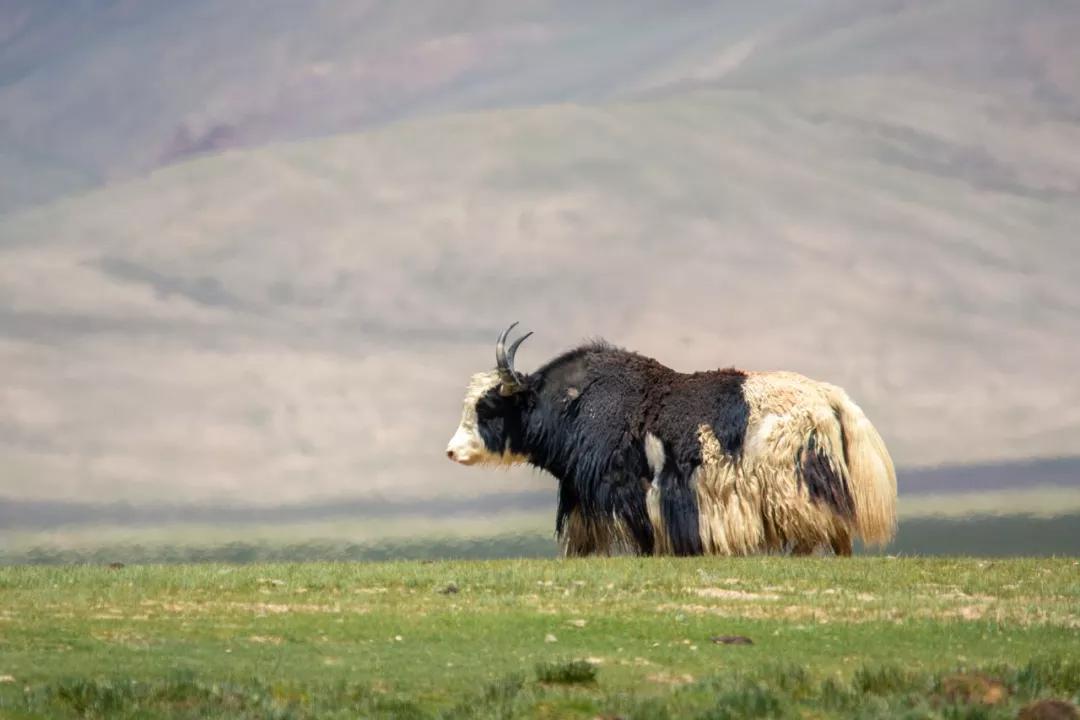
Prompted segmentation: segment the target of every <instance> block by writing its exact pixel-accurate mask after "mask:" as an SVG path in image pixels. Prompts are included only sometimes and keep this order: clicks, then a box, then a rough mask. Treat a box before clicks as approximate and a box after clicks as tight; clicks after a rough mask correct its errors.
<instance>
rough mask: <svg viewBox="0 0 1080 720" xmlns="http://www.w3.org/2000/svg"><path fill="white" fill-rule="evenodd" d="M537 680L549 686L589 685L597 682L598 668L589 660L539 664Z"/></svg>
mask: <svg viewBox="0 0 1080 720" xmlns="http://www.w3.org/2000/svg"><path fill="white" fill-rule="evenodd" d="M536 679H537V680H538V681H539V682H542V683H547V684H549V685H587V684H589V683H595V682H596V666H595V665H593V664H592V663H590V662H588V661H587V660H565V661H561V662H546V663H539V664H538V665H537V666H536Z"/></svg>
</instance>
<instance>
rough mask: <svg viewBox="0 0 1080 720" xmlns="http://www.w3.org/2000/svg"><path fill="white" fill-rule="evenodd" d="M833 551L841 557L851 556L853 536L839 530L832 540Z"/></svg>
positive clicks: (835, 532) (834, 533)
mask: <svg viewBox="0 0 1080 720" xmlns="http://www.w3.org/2000/svg"><path fill="white" fill-rule="evenodd" d="M830 544H831V545H832V550H833V552H834V553H836V555H837V556H839V557H850V556H851V535H850V533H848V532H847V531H846V530H844V529H842V528H837V529H836V530H835V531H834V532H833V536H832V538H831V539H830Z"/></svg>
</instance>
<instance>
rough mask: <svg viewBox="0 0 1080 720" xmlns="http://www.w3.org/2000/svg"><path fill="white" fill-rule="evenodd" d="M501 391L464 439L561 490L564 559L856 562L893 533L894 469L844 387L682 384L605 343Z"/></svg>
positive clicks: (494, 385) (484, 400) (716, 377)
mask: <svg viewBox="0 0 1080 720" xmlns="http://www.w3.org/2000/svg"><path fill="white" fill-rule="evenodd" d="M496 377H497V376H495V375H492V374H490V373H488V374H482V375H478V376H476V378H474V382H473V384H472V387H471V397H470V398H469V399H467V401H466V408H465V412H464V413H463V423H462V428H459V429H458V433H457V434H456V435H455V438H459V436H461V437H465V436H468V433H469V432H474V433H475V435H476V436H478V437H479V438H480V439H481V440H482V443H483V447H484V448H485V452H486V453H487V454H488V455H489V456H490V459H493V460H497V461H501V462H506V461H508V460H526V461H527V462H529V463H530V464H532V465H535V466H537V467H540V468H543V469H545V470H547V471H548V472H550V473H551V474H552V475H554V476H555V477H556V478H558V480H559V507H558V511H557V516H556V533H557V535H558V538H559V542H560V547H561V549H562V552H563V554H564V555H568V556H572V555H590V554H622V553H627V552H632V553H639V554H652V553H655V554H664V555H667V554H674V555H700V554H717V555H744V554H748V553H755V552H784V551H790V552H793V553H798V554H805V553H810V552H813V551H815V550H816V549H818V548H826V549H831V550H832V551H833V552H835V553H837V554H844V555H846V554H850V552H851V548H852V540H853V539H855V538H861V539H862V540H863V541H865V542H867V543H884V542H887V541H888V540H889V539H891V538H892V536H893V534H894V531H895V499H896V476H895V472H894V469H893V464H892V460H891V459H890V458H889V454H888V451H887V450H886V448H885V445H884V442H883V441H882V440H881V437H880V436H879V435H878V433H877V431H876V430H875V429H874V427H873V426H872V425H871V424H870V421H869V420H868V419H867V418H866V416H865V415H864V414H863V412H862V411H861V410H860V409H859V407H858V406H857V405H855V404H854V403H853V402H852V401H851V400H850V399H849V398H848V397H847V395H846V393H844V391H843V390H841V389H840V388H838V387H835V386H833V385H829V384H827V383H822V382H817V381H814V380H811V379H809V378H806V377H803V376H802V375H798V374H796V373H789V372H771V373H754V372H743V371H740V370H734V369H727V370H716V371H711V372H699V373H692V374H684V373H678V372H676V371H674V370H671V369H670V368H668V367H666V366H664V365H662V364H660V363H659V362H657V361H656V360H653V359H651V358H647V357H644V356H641V355H638V354H636V353H632V352H628V351H625V350H621V349H617V348H614V347H612V346H610V345H607V344H605V343H602V342H601V343H593V344H589V345H586V346H583V347H580V348H577V349H575V350H572V351H570V352H568V353H565V354H564V355H561V356H559V357H557V358H555V359H554V360H552V361H551V362H549V363H548V364H547V365H545V366H543V367H542V368H540V369H539V370H537V371H536V372H534V373H532V374H531V375H529V376H528V377H527V378H526V379H525V382H524V385H523V386H522V387H518V388H515V389H514V392H512V393H508V392H506V388H500V386H499V381H498V380H497V379H496ZM484 387H486V388H487V389H486V390H485V389H484ZM470 403H472V406H470ZM466 423H469V424H471V425H473V426H475V430H473V429H471V428H470V429H468V430H467V431H466V430H463V428H465V425H466ZM462 433H465V435H464V436H463V435H462ZM469 437H472V436H469Z"/></svg>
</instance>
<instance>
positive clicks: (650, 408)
mask: <svg viewBox="0 0 1080 720" xmlns="http://www.w3.org/2000/svg"><path fill="white" fill-rule="evenodd" d="M745 379H746V375H745V373H743V372H741V371H738V370H719V371H715V372H707V373H693V374H689V375H688V374H683V373H678V372H675V371H674V370H672V369H670V368H668V367H665V366H664V365H662V364H660V363H659V362H657V361H656V360H653V359H651V358H647V357H644V356H641V355H638V354H636V353H632V352H629V351H626V350H621V349H618V348H614V347H612V346H610V345H607V344H606V343H603V342H598V343H593V344H590V345H586V346H583V347H580V348H577V349H576V350H572V351H570V352H568V353H565V354H563V355H561V356H559V357H557V358H555V359H554V360H552V361H551V362H549V363H548V364H547V365H545V366H543V367H541V368H540V369H539V370H537V371H536V372H534V373H532V374H530V375H529V376H527V377H526V378H525V383H524V387H523V388H521V389H519V390H518V391H517V392H516V393H514V394H513V395H510V396H508V397H507V396H503V395H501V394H500V392H499V390H498V389H497V388H496V389H493V390H492V391H490V392H489V393H487V395H485V396H484V397H483V398H481V400H480V401H479V402H478V404H477V420H478V426H479V427H478V431H479V433H480V436H481V438H482V439H483V441H484V444H485V445H486V446H487V448H488V449H489V450H490V451H492V452H495V453H501V452H503V451H504V450H505V449H509V450H511V451H513V452H515V453H518V454H521V455H525V456H526V457H528V458H529V461H530V462H531V463H532V464H533V465H536V466H538V467H540V468H543V469H545V470H547V471H548V472H550V473H551V474H552V475H554V476H555V477H556V478H558V480H559V508H558V514H557V519H556V529H557V530H558V531H560V532H561V531H562V530H563V528H564V527H565V523H566V519H567V517H568V515H569V514H570V513H572V512H573V511H575V510H577V511H579V512H580V513H581V514H582V516H583V517H584V518H585V519H586V522H590V521H597V520H600V521H603V522H606V521H608V519H610V518H611V517H612V516H613V515H614V516H617V517H618V518H620V519H621V520H622V521H623V523H624V524H625V525H626V527H627V528H629V530H630V532H631V534H632V535H633V537H634V540H635V542H636V543H637V546H638V551H639V552H641V553H651V552H652V549H653V542H654V539H653V536H652V526H651V524H650V522H649V519H648V513H647V510H646V504H645V498H646V493H647V489H648V485H649V483H650V482H658V483H660V484H661V488H662V490H663V492H662V493H661V500H662V507H661V512H662V513H663V516H664V522H665V525H666V526H667V529H668V534H669V536H670V537H671V541H672V544H673V547H674V549H675V552H676V553H678V554H701V552H702V547H701V540H700V536H699V530H698V507H697V499H696V495H695V493H694V490H693V488H692V487H691V486H690V481H691V477H692V475H693V472H694V470H695V469H696V468H697V467H698V466H699V465H700V464H701V443H700V438H699V426H701V425H703V424H705V425H708V426H709V427H710V428H711V429H712V431H713V433H714V434H715V435H716V437H717V439H718V440H719V442H720V446H721V448H722V449H723V450H724V451H725V452H727V453H729V454H733V455H737V454H738V453H740V452H742V447H743V440H744V437H745V434H746V425H747V418H748V416H749V407H748V406H747V402H746V398H745V397H744V395H743V383H744V382H745ZM646 433H652V434H654V435H656V436H657V437H658V438H659V439H660V440H661V441H662V442H663V444H664V448H665V464H664V467H663V468H662V470H661V472H660V473H659V476H658V477H657V478H653V477H652V472H651V470H650V469H649V467H648V462H647V461H646V456H645V436H646Z"/></svg>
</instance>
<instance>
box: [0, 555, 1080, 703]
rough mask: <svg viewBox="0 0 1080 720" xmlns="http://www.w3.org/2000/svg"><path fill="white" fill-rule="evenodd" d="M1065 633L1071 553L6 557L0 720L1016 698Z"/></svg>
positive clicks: (1074, 585)
mask: <svg viewBox="0 0 1080 720" xmlns="http://www.w3.org/2000/svg"><path fill="white" fill-rule="evenodd" d="M722 637H726V638H729V639H730V638H735V640H734V641H731V642H728V643H725V642H718V641H714V640H713V638H722ZM741 638H745V639H746V640H742V639H741ZM1078 651H1080V561H1078V560H1075V559H1071V558H1047V559H1038V560H1034V559H1014V560H1005V559H996V560H975V559H947V558H936V559H929V558H923V559H918V558H899V559H897V558H884V557H862V558H854V559H850V560H835V559H817V558H813V559H792V558H754V559H737V560H733V559H716V558H712V559H610V560H608V559H590V560H575V561H550V560H499V561H483V562H476V561H470V562H421V561H415V562H396V563H374V564H356V563H306V564H290V565H258V564H256V565H244V566H229V565H212V564H203V565H174V566H150V565H146V566H130V565H129V566H126V567H122V568H115V569H110V568H108V567H101V566H66V567H40V566H39V567H3V568H0V717H3V718H30V717H110V718H113V717H118V718H125V717H182V718H195V717H199V718H203V717H245V718H248V717H250V718H256V717H259V718H262V717H273V718H309V717H341V718H345V717H385V718H427V717H551V718H575V717H580V718H594V717H604V718H614V717H625V718H665V717H692V718H698V717H700V718H728V717H838V716H839V717H847V716H850V717H943V718H944V717H948V718H960V717H1015V716H1016V713H1017V711H1018V709H1019V708H1020V707H1021V706H1023V705H1025V704H1027V703H1030V702H1033V701H1035V700H1037V699H1045V698H1058V699H1066V700H1069V701H1072V702H1076V701H1077V700H1078V699H1080V698H1078V694H1080V652H1078Z"/></svg>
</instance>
